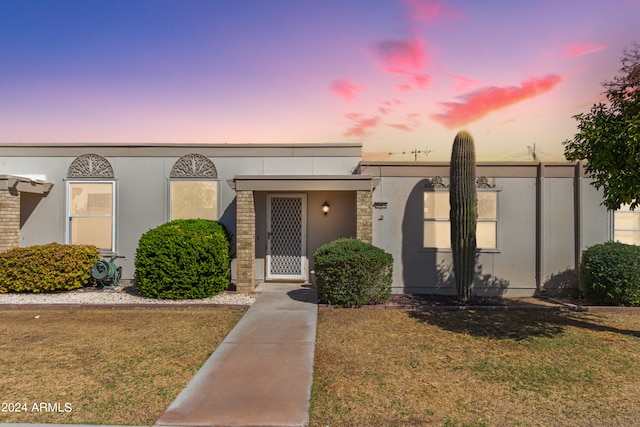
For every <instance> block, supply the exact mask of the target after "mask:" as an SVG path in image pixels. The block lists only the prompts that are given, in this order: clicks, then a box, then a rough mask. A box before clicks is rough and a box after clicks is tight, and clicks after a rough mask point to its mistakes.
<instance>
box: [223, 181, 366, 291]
mask: <svg viewBox="0 0 640 427" xmlns="http://www.w3.org/2000/svg"><path fill="white" fill-rule="evenodd" d="M378 182H379V178H376V177H372V176H368V175H244V176H236V177H235V178H234V179H233V180H230V181H228V183H229V185H230V186H231V188H233V189H234V190H235V191H236V229H235V236H236V255H237V257H236V263H235V267H236V274H235V281H236V290H238V291H239V292H253V290H254V289H255V286H256V283H257V281H264V280H267V281H284V280H295V281H307V280H309V269H310V268H312V266H311V265H310V264H311V263H312V260H310V259H309V258H310V256H312V255H313V252H314V250H315V248H317V247H319V246H320V245H321V244H323V243H327V242H328V241H329V240H330V239H332V238H337V237H357V238H359V239H361V240H363V241H365V242H368V243H371V241H372V228H373V227H372V225H373V224H372V222H373V204H372V191H373V189H374V188H375V187H376V185H377V184H378ZM325 202H327V203H328V204H330V205H331V212H329V213H328V215H326V214H325V213H324V212H323V210H322V209H323V204H324V203H325Z"/></svg>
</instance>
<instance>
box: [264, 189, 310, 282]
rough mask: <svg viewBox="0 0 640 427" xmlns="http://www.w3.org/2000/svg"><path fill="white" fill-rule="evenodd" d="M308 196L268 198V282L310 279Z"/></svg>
mask: <svg viewBox="0 0 640 427" xmlns="http://www.w3.org/2000/svg"><path fill="white" fill-rule="evenodd" d="M306 207H307V196H306V194H268V195H267V256H266V258H267V272H266V273H267V274H266V279H267V280H301V281H305V280H307V268H306V247H307V244H306V234H307V209H306Z"/></svg>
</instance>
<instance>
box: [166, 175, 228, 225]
mask: <svg viewBox="0 0 640 427" xmlns="http://www.w3.org/2000/svg"><path fill="white" fill-rule="evenodd" d="M170 193H171V212H170V217H171V219H172V220H174V219H186V218H200V219H212V220H217V219H218V181H214V180H182V179H181V180H178V179H175V180H171V181H170Z"/></svg>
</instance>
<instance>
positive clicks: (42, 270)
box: [0, 243, 100, 293]
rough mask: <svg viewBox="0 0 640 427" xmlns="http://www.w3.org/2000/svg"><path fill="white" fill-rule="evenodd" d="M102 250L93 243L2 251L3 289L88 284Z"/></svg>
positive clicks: (52, 288)
mask: <svg viewBox="0 0 640 427" xmlns="http://www.w3.org/2000/svg"><path fill="white" fill-rule="evenodd" d="M99 259H100V253H99V252H98V249H97V248H96V247H95V246H91V245H61V244H59V243H49V244H47V245H36V246H29V247H26V248H16V249H13V250H10V251H8V252H3V253H1V254H0V293H6V292H33V293H40V292H53V291H60V290H71V289H77V288H82V287H84V286H88V285H89V284H90V283H91V266H93V264H95V263H96V262H97V261H98V260H99Z"/></svg>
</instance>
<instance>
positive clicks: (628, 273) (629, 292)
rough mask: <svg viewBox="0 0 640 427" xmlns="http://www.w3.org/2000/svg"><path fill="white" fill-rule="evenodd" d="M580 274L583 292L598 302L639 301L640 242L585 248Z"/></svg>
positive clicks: (635, 302)
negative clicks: (636, 243)
mask: <svg viewBox="0 0 640 427" xmlns="http://www.w3.org/2000/svg"><path fill="white" fill-rule="evenodd" d="M579 275H580V287H581V289H582V293H583V294H584V296H585V297H586V298H588V299H590V300H592V301H593V302H595V303H599V304H609V305H621V306H638V305H640V246H635V245H626V244H624V243H620V242H607V243H603V244H599V245H594V246H591V247H589V248H587V249H586V250H585V251H583V252H582V258H581V259H580V269H579Z"/></svg>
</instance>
